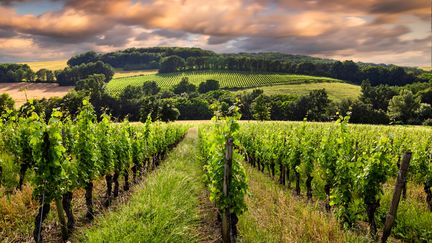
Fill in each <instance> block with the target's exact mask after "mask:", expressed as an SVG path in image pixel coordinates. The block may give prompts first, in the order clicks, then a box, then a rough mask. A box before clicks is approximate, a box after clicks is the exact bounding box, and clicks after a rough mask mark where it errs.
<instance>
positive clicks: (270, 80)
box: [107, 71, 342, 95]
mask: <svg viewBox="0 0 432 243" xmlns="http://www.w3.org/2000/svg"><path fill="white" fill-rule="evenodd" d="M183 77H188V78H189V81H190V82H191V83H193V84H195V85H199V84H200V83H201V82H205V81H206V80H210V79H213V80H217V81H219V83H220V86H221V88H230V89H236V88H253V87H262V86H272V85H278V84H300V83H321V82H342V81H340V80H337V79H332V78H325V77H315V76H306V75H291V74H276V73H269V74H263V73H249V72H228V71H226V72H223V71H220V72H213V71H202V72H184V73H167V74H150V75H141V76H133V77H125V78H114V79H113V80H111V82H109V83H108V86H107V88H108V90H109V92H111V93H112V94H114V95H118V94H119V93H120V92H121V90H123V89H124V88H125V87H126V86H128V85H132V86H141V85H142V84H143V83H144V82H146V81H156V82H157V84H158V85H159V86H160V87H161V88H162V89H169V88H171V87H172V86H174V85H176V84H178V83H179V82H180V80H181V79H182V78H183Z"/></svg>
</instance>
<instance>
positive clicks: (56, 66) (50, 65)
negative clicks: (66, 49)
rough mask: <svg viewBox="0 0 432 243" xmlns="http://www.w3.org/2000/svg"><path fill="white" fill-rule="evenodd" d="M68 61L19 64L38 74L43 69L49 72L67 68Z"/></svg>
mask: <svg viewBox="0 0 432 243" xmlns="http://www.w3.org/2000/svg"><path fill="white" fill-rule="evenodd" d="M66 62H67V60H56V61H43V62H42V61H41V62H20V63H19V64H27V65H29V66H30V68H31V69H32V70H33V72H37V71H39V70H40V69H42V68H45V69H48V70H52V71H55V70H60V69H64V68H65V67H67V64H66Z"/></svg>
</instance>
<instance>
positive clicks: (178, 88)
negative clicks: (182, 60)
mask: <svg viewBox="0 0 432 243" xmlns="http://www.w3.org/2000/svg"><path fill="white" fill-rule="evenodd" d="M195 91H196V86H195V85H194V84H192V83H190V82H189V78H187V77H184V78H182V79H181V81H180V83H178V84H177V85H174V88H173V92H174V94H182V93H187V94H189V93H193V92H195Z"/></svg>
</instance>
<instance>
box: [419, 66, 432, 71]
mask: <svg viewBox="0 0 432 243" xmlns="http://www.w3.org/2000/svg"><path fill="white" fill-rule="evenodd" d="M420 69H423V70H425V71H432V66H429V67H420Z"/></svg>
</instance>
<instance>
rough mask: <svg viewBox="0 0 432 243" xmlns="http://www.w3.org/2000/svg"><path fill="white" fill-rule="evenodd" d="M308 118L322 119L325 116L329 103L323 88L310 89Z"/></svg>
mask: <svg viewBox="0 0 432 243" xmlns="http://www.w3.org/2000/svg"><path fill="white" fill-rule="evenodd" d="M308 98H309V102H308V103H309V110H308V119H310V120H313V121H323V120H325V119H326V118H327V116H326V114H325V113H326V109H327V107H328V106H329V104H330V100H329V98H328V95H327V92H326V91H325V89H319V90H312V91H311V92H310V93H309V95H308Z"/></svg>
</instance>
